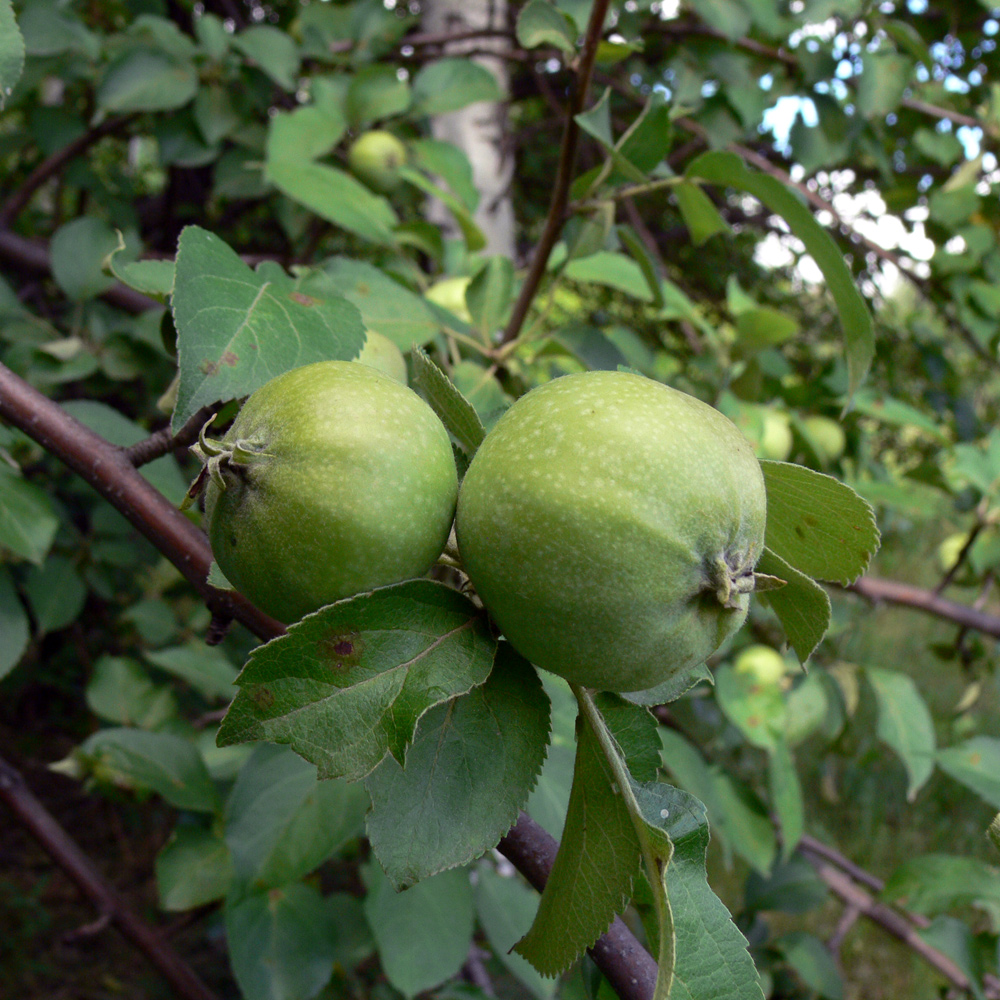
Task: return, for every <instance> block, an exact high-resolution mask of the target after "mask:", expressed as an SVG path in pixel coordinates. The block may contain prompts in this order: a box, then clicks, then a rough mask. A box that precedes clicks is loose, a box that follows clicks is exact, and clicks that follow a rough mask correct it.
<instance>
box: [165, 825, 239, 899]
mask: <svg viewBox="0 0 1000 1000" xmlns="http://www.w3.org/2000/svg"><path fill="white" fill-rule="evenodd" d="M232 880H233V859H232V857H231V856H230V853H229V848H228V847H227V846H226V842H225V841H224V840H223V839H222V838H221V837H220V836H218V834H216V833H214V832H212V831H211V830H206V829H205V828H204V827H202V826H177V827H175V828H174V832H173V833H172V834H171V835H170V839H169V840H168V841H167V842H166V844H165V845H164V846H163V848H162V849H161V850H160V853H159V854H157V855H156V887H157V891H158V892H159V896H160V909H162V910H168V911H175V912H176V911H178V910H193V909H195V908H196V907H198V906H204V905H205V904H206V903H213V902H215V900H217V899H224V898H225V896H226V893H227V892H228V891H229V885H230V883H231V882H232Z"/></svg>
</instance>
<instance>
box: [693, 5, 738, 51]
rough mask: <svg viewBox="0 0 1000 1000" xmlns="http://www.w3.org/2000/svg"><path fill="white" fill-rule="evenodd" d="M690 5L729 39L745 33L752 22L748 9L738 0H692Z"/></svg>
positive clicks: (712, 26)
mask: <svg viewBox="0 0 1000 1000" xmlns="http://www.w3.org/2000/svg"><path fill="white" fill-rule="evenodd" d="M691 6H692V7H693V8H694V10H695V12H696V13H697V14H698V16H699V17H700V18H701V19H702V20H703V21H704V22H705V23H706V24H707V25H708V26H709V27H711V28H715V30H716V31H718V32H721V33H722V34H723V35H725V36H726V38H728V39H729V40H730V41H735V40H736V39H737V38H741V37H742V36H743V35H745V34H747V32H748V31H749V30H750V25H751V24H752V18H751V15H750V11H749V10H748V9H747V7H746V6H745V5H744V4H743V3H741V2H740V0H692V3H691Z"/></svg>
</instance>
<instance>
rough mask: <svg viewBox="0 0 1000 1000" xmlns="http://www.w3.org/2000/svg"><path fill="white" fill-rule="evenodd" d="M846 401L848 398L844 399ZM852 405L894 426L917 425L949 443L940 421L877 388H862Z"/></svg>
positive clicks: (931, 436)
mask: <svg viewBox="0 0 1000 1000" xmlns="http://www.w3.org/2000/svg"><path fill="white" fill-rule="evenodd" d="M844 402H845V403H846V402H847V400H844ZM850 406H851V409H852V410H853V411H855V412H856V413H863V414H865V416H868V417H874V418H875V419H876V420H878V421H879V422H880V423H883V424H888V425H890V426H892V427H906V428H911V427H916V428H918V429H919V430H921V431H923V432H924V433H925V434H927V435H928V436H929V437H930V438H931V439H932V440H934V441H938V442H941V443H947V442H948V441H949V440H950V438H949V435H948V432H947V430H946V429H945V428H944V427H942V425H941V423H940V421H938V420H935V419H933V418H932V417H929V416H928V415H927V414H926V413H923V412H922V411H920V410H918V409H917V408H916V407H915V406H910V404H909V403H904V402H903V401H902V400H899V399H894V398H893V397H892V396H887V395H886V394H885V393H884V392H879V391H877V390H875V389H869V388H865V389H861V390H859V391H858V392H857V393H855V394H854V396H853V397H852V398H851V400H850Z"/></svg>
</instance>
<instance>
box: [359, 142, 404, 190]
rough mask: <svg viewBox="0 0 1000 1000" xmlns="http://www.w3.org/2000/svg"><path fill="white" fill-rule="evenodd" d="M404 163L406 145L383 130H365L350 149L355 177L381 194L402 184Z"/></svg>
mask: <svg viewBox="0 0 1000 1000" xmlns="http://www.w3.org/2000/svg"><path fill="white" fill-rule="evenodd" d="M405 163H406V146H404V145H403V143H402V141H401V140H399V139H397V138H396V136H394V135H393V134H392V133H391V132H386V131H385V130H384V129H373V130H372V131H371V132H365V133H364V134H363V135H361V136H359V137H358V138H357V139H356V140H355V141H354V142H353V143H352V144H351V147H350V149H348V151H347V165H348V166H349V167H350V168H351V172H352V173H353V174H354V176H355V177H357V178H358V180H360V181H363V182H364V183H365V184H367V185H368V186H369V187H370V188H372V189H373V190H375V191H378V192H380V193H381V194H388V193H389V192H390V191H394V190H395V189H396V188H397V187H399V183H400V181H401V179H402V178H400V176H399V168H400V167H402V166H403V165H404V164H405Z"/></svg>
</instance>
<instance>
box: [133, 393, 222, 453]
mask: <svg viewBox="0 0 1000 1000" xmlns="http://www.w3.org/2000/svg"><path fill="white" fill-rule="evenodd" d="M214 412H215V410H214V407H211V406H203V407H202V408H201V409H200V410H199V411H198V412H197V413H196V414H195V415H194V416H193V417H191V419H190V420H188V422H187V423H186V424H185V425H184V426H183V427H182V428H181V429H180V430H179V431H178V432H177V433H176V434H171V433H170V427H169V426H168V427H163V428H161V429H160V430H158V431H154V432H153V433H152V434H150V435H149V437H148V438H144V439H143V440H142V441H136V443H135V444H133V445H130V446H129V447H128V448H123V449H122V451H123V452H124V454H125V457H126V458H127V459H128V461H129V463H130V464H131V465H133V466H134V467H135V468H138V467H139V466H140V465H146V464H147V463H148V462H152V461H154V460H155V459H157V458H160V456H162V455H166V454H167V453H168V452H171V451H178V450H179V449H181V448H187V447H189V446H190V445H192V444H194V443H195V441H197V440H198V434H199V433H200V432H201V429H202V427H204V426H205V424H206V423H207V422H208V420H209V419H210V418H211V416H212V414H213V413H214Z"/></svg>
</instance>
